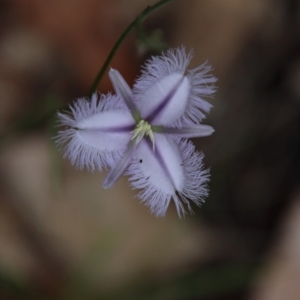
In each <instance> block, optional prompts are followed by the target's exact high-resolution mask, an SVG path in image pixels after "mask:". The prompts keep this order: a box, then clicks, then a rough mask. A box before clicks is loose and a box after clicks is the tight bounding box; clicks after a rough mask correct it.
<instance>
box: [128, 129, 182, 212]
mask: <svg viewBox="0 0 300 300" xmlns="http://www.w3.org/2000/svg"><path fill="white" fill-rule="evenodd" d="M127 174H128V175H129V176H130V178H129V180H130V182H131V185H132V187H133V188H134V189H143V191H141V192H140V193H139V194H138V197H139V198H140V199H141V200H142V202H144V203H145V204H146V205H147V206H149V207H150V210H151V212H152V213H154V214H155V215H156V216H164V215H165V213H166V211H167V208H168V206H169V203H170V201H171V199H172V198H173V199H174V200H175V204H176V207H177V210H178V211H179V212H180V211H182V210H183V208H182V203H181V202H180V201H176V199H178V197H177V196H176V191H182V190H183V189H184V181H185V179H184V168H183V166H182V157H181V155H180V152H179V149H178V146H177V145H176V144H175V143H174V142H173V141H172V140H170V139H168V138H167V137H166V136H164V135H160V134H155V151H153V148H152V144H151V142H150V140H149V139H147V138H144V139H143V140H142V141H141V142H140V143H139V145H138V146H137V149H136V151H135V155H134V157H133V160H132V163H131V164H130V166H129V168H128V171H127Z"/></svg>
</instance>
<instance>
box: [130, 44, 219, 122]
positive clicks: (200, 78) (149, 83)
mask: <svg viewBox="0 0 300 300" xmlns="http://www.w3.org/2000/svg"><path fill="white" fill-rule="evenodd" d="M191 58H192V52H189V53H188V54H186V52H185V49H184V47H180V48H177V49H171V50H168V51H167V52H166V53H164V54H163V55H162V56H158V57H152V58H151V59H149V60H148V61H147V62H146V64H145V66H144V68H143V70H142V75H141V76H140V78H138V80H137V81H136V83H135V85H134V89H133V93H134V95H135V99H137V100H138V102H137V105H138V107H139V109H140V110H143V106H144V102H145V101H146V99H144V101H140V98H141V97H142V98H143V95H145V93H146V92H147V91H148V90H149V89H151V88H152V87H153V86H154V84H156V83H157V82H158V81H160V80H162V79H163V78H164V77H166V76H170V75H172V74H180V75H181V76H184V77H185V78H186V79H187V83H188V84H187V86H189V92H188V93H189V94H188V99H187V105H185V110H184V111H183V112H182V114H181V116H180V117H179V118H178V119H177V120H176V124H175V123H173V124H171V123H168V124H166V123H164V124H159V123H155V125H176V126H183V125H184V124H185V125H190V124H192V123H196V124H199V123H200V122H201V120H203V118H205V113H208V112H209V111H210V109H211V108H212V105H211V104H210V103H209V102H207V101H206V100H204V99H203V97H206V96H212V95H213V93H214V92H215V91H216V88H215V85H214V83H215V82H216V81H217V79H216V77H214V76H212V75H211V74H209V72H210V71H211V70H212V68H211V66H210V65H209V64H208V63H207V62H206V63H204V64H202V65H201V66H199V67H197V68H195V69H193V70H190V71H187V72H186V68H187V66H188V64H189V63H190V60H191ZM185 73H186V75H185ZM177 76H178V75H177Z"/></svg>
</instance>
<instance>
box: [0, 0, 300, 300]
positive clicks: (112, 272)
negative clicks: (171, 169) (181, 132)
mask: <svg viewBox="0 0 300 300" xmlns="http://www.w3.org/2000/svg"><path fill="white" fill-rule="evenodd" d="M155 2H156V1H150V0H138V1H136V0H72V1H71V0H50V1H40V0H24V1H18V0H6V1H5V0H0V147H1V148H0V299H1V300H2V299H5V300H6V299H16V300H19V299H87V300H89V299H155V300H156V299H157V300H165V299H166V300H168V299H170V300H173V299H176V300H177V299H178V300H185V299H187V300H195V299H202V300H203V299H204V300H206V299H207V300H216V299H218V300H219V299H220V300H225V299H230V300H231V299H233V300H234V299H249V300H277V299H278V300H279V299H291V300H293V299H295V300H296V299H300V285H299V282H300V259H299V257H300V189H299V183H300V178H299V177H300V176H299V175H300V98H299V96H300V21H299V20H300V2H299V1H297V0H252V1H244V0H177V1H173V2H170V3H169V4H167V5H165V6H164V7H163V8H161V9H160V10H158V11H156V12H155V13H153V14H152V15H151V16H150V17H149V18H148V19H147V20H146V22H145V23H144V25H145V30H146V32H147V34H149V40H147V41H148V42H147V43H145V41H141V40H140V41H137V39H136V34H135V33H134V32H133V33H132V34H131V35H130V36H128V37H127V39H126V41H125V42H124V43H123V44H122V46H121V48H120V49H119V50H118V52H117V55H116V56H115V58H114V59H113V61H112V64H111V66H113V67H114V68H116V69H118V70H119V71H120V72H121V73H122V74H123V76H124V77H125V78H126V80H127V81H128V82H129V83H130V85H132V84H133V82H134V79H135V78H136V76H138V74H139V68H140V65H141V64H142V63H143V61H144V60H145V59H146V58H148V57H149V56H150V55H151V54H157V53H159V50H161V49H162V48H163V46H164V45H167V47H178V46H181V45H184V46H185V47H186V49H187V50H190V49H194V58H193V60H192V63H191V68H192V67H195V66H197V65H199V64H201V63H202V62H204V61H206V60H207V59H208V60H209V62H210V64H212V65H213V67H214V74H215V75H216V76H217V77H218V78H219V82H218V92H217V95H216V97H215V98H214V99H210V101H211V103H212V104H213V105H214V109H213V110H212V112H211V113H210V115H209V116H208V118H207V119H206V120H205V123H206V124H210V125H212V126H213V127H214V128H215V130H216V132H215V133H214V134H213V135H212V136H211V137H208V138H203V139H198V140H195V143H196V145H197V147H198V149H199V150H202V151H203V152H204V154H205V165H206V167H210V170H211V182H210V190H211V192H210V196H209V198H208V199H207V201H206V203H205V204H204V205H203V207H202V208H197V207H194V212H195V215H192V216H191V215H188V216H186V218H185V219H183V220H180V219H178V217H177V215H176V212H175V209H174V207H173V206H171V207H170V208H169V210H168V212H167V216H166V217H165V218H161V219H157V218H155V217H153V216H152V215H150V213H149V211H148V209H147V208H146V207H145V206H143V205H142V204H140V203H139V201H138V200H137V199H136V198H134V195H135V193H134V192H133V191H131V189H130V188H129V187H128V184H127V180H126V178H122V179H121V180H120V181H119V182H118V183H117V184H116V185H115V186H114V187H113V188H112V189H111V190H108V191H105V192H104V191H103V190H102V187H101V182H102V180H103V176H104V174H99V173H94V174H92V173H88V172H86V171H78V170H76V169H75V168H73V167H72V166H70V164H69V162H68V161H64V160H62V157H61V154H60V153H59V152H58V151H57V149H56V147H55V145H54V142H53V136H55V134H56V132H57V127H56V118H55V112H56V111H57V110H58V109H62V108H65V107H66V106H67V105H68V104H70V103H72V101H73V99H75V98H79V97H82V96H85V95H86V94H87V91H88V89H89V88H90V86H91V84H92V82H93V80H94V78H95V76H96V74H97V72H98V71H99V69H100V67H101V65H102V64H103V62H104V60H105V59H106V57H107V55H108V53H109V51H110V49H111V48H112V46H113V44H114V43H115V41H116V40H117V39H118V37H119V36H120V34H121V33H122V32H123V31H124V29H125V28H126V27H127V26H128V24H129V23H130V22H131V21H132V20H133V19H134V18H135V17H136V16H137V15H138V14H139V13H140V12H141V11H142V10H143V9H145V7H146V6H147V5H151V4H154V3H155ZM150 42H151V43H150ZM149 45H150V46H151V45H152V46H151V47H150V46H149ZM99 90H100V91H101V92H103V93H105V92H107V91H112V87H111V85H110V82H109V80H108V77H107V74H106V75H105V76H104V78H103V80H102V82H101V84H100V87H99Z"/></svg>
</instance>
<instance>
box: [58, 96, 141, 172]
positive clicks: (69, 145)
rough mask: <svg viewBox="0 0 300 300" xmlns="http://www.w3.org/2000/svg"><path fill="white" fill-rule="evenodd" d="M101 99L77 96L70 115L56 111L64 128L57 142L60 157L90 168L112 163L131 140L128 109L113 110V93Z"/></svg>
mask: <svg viewBox="0 0 300 300" xmlns="http://www.w3.org/2000/svg"><path fill="white" fill-rule="evenodd" d="M92 100H93V99H92ZM102 100H103V101H102V102H101V101H100V102H97V99H96V100H94V101H91V102H88V101H87V100H86V99H79V100H78V101H77V102H76V103H75V104H74V106H73V107H71V111H72V115H71V116H69V115H67V114H61V113H59V114H58V118H59V121H60V123H61V125H64V126H67V128H66V129H65V130H62V131H60V132H59V134H58V137H57V138H56V139H57V143H58V144H60V145H61V146H62V148H63V151H64V157H65V158H68V159H69V160H70V161H71V163H72V164H73V165H75V166H77V167H78V168H83V167H85V166H86V167H87V168H88V169H89V170H92V171H93V170H95V169H98V170H102V168H106V167H107V166H114V165H115V163H116V161H118V160H119V158H120V157H121V155H122V154H123V153H124V151H125V150H126V147H127V144H128V142H129V141H130V139H131V131H132V130H133V128H134V125H135V122H134V120H133V118H132V116H131V114H130V112H129V111H128V109H127V110H126V109H124V108H123V109H120V108H119V109H116V107H118V105H117V100H116V97H115V96H111V95H108V96H107V97H106V98H104V99H103V97H102ZM108 101H111V104H108V103H107V102H108ZM121 106H122V105H121Z"/></svg>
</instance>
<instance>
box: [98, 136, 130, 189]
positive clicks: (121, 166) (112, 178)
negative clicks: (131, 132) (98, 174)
mask: <svg viewBox="0 0 300 300" xmlns="http://www.w3.org/2000/svg"><path fill="white" fill-rule="evenodd" d="M135 147H136V143H135V142H134V141H131V142H130V143H129V144H128V147H127V150H126V151H125V153H124V154H123V155H122V158H121V159H120V160H119V162H118V163H117V164H116V166H115V167H113V168H111V169H110V171H109V172H108V174H107V175H106V177H105V179H104V181H103V184H102V186H103V188H104V189H105V190H107V189H109V188H111V187H112V186H113V185H114V184H115V183H116V181H117V180H118V179H119V178H120V177H121V176H122V174H123V173H124V171H125V170H126V168H127V167H128V165H129V163H130V160H131V155H132V153H133V151H134V148H135Z"/></svg>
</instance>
